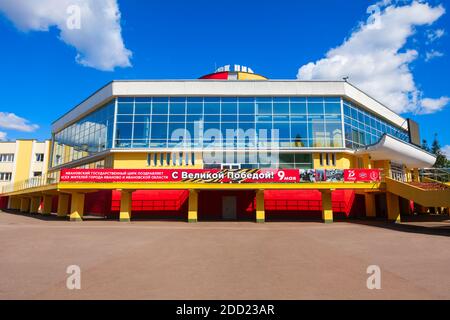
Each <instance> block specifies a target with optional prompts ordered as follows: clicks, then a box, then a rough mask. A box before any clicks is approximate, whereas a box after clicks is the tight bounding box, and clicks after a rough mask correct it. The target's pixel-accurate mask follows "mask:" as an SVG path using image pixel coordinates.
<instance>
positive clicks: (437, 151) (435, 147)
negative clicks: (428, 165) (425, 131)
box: [431, 133, 448, 168]
mask: <svg viewBox="0 0 450 320" xmlns="http://www.w3.org/2000/svg"><path fill="white" fill-rule="evenodd" d="M437 136H438V135H437V133H435V134H434V141H433V144H432V146H431V153H433V154H434V155H435V156H436V163H435V164H434V166H433V167H435V168H445V167H447V165H448V160H447V157H446V156H445V154H443V153H442V150H441V144H440V143H439V141H438V138H437Z"/></svg>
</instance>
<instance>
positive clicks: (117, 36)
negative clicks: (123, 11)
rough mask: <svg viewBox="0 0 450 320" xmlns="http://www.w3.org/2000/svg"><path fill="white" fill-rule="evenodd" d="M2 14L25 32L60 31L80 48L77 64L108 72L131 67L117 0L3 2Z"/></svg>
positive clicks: (1, 6) (63, 38)
mask: <svg viewBox="0 0 450 320" xmlns="http://www.w3.org/2000/svg"><path fill="white" fill-rule="evenodd" d="M74 6H76V7H74ZM74 8H75V9H74ZM77 8H79V11H77ZM73 9H74V10H75V11H73ZM0 11H2V12H3V13H4V14H5V15H6V16H7V17H8V18H9V19H10V20H12V21H13V22H14V24H15V25H16V26H17V28H18V29H20V30H22V31H48V30H49V29H50V28H51V27H56V28H58V29H59V31H60V36H59V37H60V39H61V40H62V41H64V42H65V43H66V44H68V45H71V46H73V47H75V48H76V50H77V56H76V61H77V62H78V63H80V64H82V65H84V66H87V67H92V68H96V69H99V70H105V71H111V70H114V68H115V67H129V66H131V63H130V58H131V55H132V53H131V51H129V50H128V49H127V48H126V47H125V44H124V42H123V39H122V30H121V27H120V19H121V16H120V11H119V7H118V4H117V0H39V1H30V0H0ZM78 12H79V15H78V14H77V13H78ZM78 17H79V18H80V19H77V18H78ZM78 22H79V24H78ZM74 26H75V28H74ZM77 26H79V28H77Z"/></svg>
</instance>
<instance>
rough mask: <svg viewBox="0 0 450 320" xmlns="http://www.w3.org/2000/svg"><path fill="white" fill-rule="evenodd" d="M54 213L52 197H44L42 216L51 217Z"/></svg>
mask: <svg viewBox="0 0 450 320" xmlns="http://www.w3.org/2000/svg"><path fill="white" fill-rule="evenodd" d="M51 212H52V196H50V195H44V199H43V202H42V214H43V215H49V214H51Z"/></svg>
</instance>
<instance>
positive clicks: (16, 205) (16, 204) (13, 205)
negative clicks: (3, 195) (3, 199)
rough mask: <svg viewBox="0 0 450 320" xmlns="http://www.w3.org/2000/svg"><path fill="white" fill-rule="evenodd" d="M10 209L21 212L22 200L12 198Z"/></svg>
mask: <svg viewBox="0 0 450 320" xmlns="http://www.w3.org/2000/svg"><path fill="white" fill-rule="evenodd" d="M9 209H12V210H20V199H19V198H17V197H11V199H10V200H9Z"/></svg>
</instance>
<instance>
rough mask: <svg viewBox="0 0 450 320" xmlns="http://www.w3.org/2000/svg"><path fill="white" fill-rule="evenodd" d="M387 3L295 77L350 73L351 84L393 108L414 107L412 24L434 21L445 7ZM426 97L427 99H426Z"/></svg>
mask: <svg viewBox="0 0 450 320" xmlns="http://www.w3.org/2000/svg"><path fill="white" fill-rule="evenodd" d="M385 3H386V4H387V5H388V6H387V7H383V6H381V7H380V8H379V10H378V11H373V10H369V11H370V12H374V14H373V15H372V16H371V17H370V18H369V20H368V21H367V22H365V23H360V25H359V27H358V28H357V29H356V30H355V31H354V32H353V33H352V34H351V35H350V37H349V38H348V39H346V40H345V41H344V42H343V43H342V44H341V45H340V46H338V47H337V48H334V49H331V50H329V51H328V53H327V54H326V57H325V58H323V59H321V60H318V61H316V62H311V63H308V64H306V65H304V66H302V67H301V68H300V69H299V71H298V78H299V79H302V80H313V79H328V80H336V79H342V78H343V77H344V76H349V81H350V82H351V83H354V84H355V85H356V86H358V87H359V88H361V89H362V90H364V91H366V92H367V93H368V94H370V95H372V96H373V97H375V98H377V99H378V100H380V101H381V102H382V103H384V104H386V105H387V106H388V107H389V108H391V109H393V110H394V111H397V112H399V113H402V112H408V111H412V112H416V111H417V106H418V105H420V99H421V96H422V93H421V92H420V91H419V90H418V88H417V87H416V84H415V81H414V77H413V74H412V72H411V69H410V66H409V65H410V64H411V62H413V61H414V60H416V59H417V57H418V52H417V51H416V50H411V49H405V48H404V47H405V45H406V43H407V40H408V39H409V38H410V37H411V36H413V35H414V34H415V27H416V26H423V25H431V24H433V23H434V22H435V21H436V20H438V19H439V18H440V17H441V16H442V15H443V14H444V13H445V9H444V8H443V7H442V6H436V7H432V6H430V5H429V4H427V3H421V2H418V1H413V2H411V3H409V4H407V5H402V6H397V5H395V4H393V5H391V4H390V1H386V2H385ZM379 5H381V4H380V3H379ZM369 8H371V7H369ZM441 99H442V98H441ZM439 100H440V99H438V101H439ZM430 102H431V101H430V99H428V100H427V104H430ZM428 110H431V109H428Z"/></svg>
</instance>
